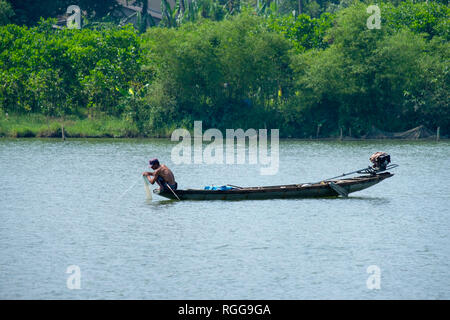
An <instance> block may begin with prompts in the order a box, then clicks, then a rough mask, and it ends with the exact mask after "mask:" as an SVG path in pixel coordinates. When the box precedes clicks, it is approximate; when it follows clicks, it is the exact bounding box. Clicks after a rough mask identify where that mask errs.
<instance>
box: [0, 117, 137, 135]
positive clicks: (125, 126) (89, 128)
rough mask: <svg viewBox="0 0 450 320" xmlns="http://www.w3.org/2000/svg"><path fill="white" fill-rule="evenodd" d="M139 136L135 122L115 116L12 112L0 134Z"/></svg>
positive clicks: (4, 121) (0, 124)
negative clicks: (63, 118)
mask: <svg viewBox="0 0 450 320" xmlns="http://www.w3.org/2000/svg"><path fill="white" fill-rule="evenodd" d="M62 128H64V136H65V137H67V138H136V137H139V136H141V135H140V134H139V130H138V128H137V127H136V125H135V124H133V123H131V122H130V121H127V120H122V119H118V118H113V117H105V118H101V119H97V118H93V119H88V118H87V119H76V118H70V119H66V120H64V121H63V120H62V119H61V118H49V119H47V118H46V117H45V116H43V115H39V114H33V115H21V116H18V115H13V116H9V117H7V118H5V117H3V118H2V119H0V137H6V138H61V137H62Z"/></svg>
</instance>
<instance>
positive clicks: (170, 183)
mask: <svg viewBox="0 0 450 320" xmlns="http://www.w3.org/2000/svg"><path fill="white" fill-rule="evenodd" d="M149 164H150V167H151V168H152V169H153V170H155V171H153V172H148V171H146V172H144V173H143V174H142V175H144V176H146V177H147V179H148V181H150V183H151V184H154V183H155V182H156V183H157V184H158V185H159V191H160V192H163V191H170V189H172V190H177V187H178V184H177V183H176V181H175V177H174V175H173V173H172V171H171V170H170V169H169V168H167V166H166V165H164V164H159V160H158V159H156V158H155V159H152V160H150V161H149Z"/></svg>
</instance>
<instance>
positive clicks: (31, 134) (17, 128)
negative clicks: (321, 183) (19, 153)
mask: <svg viewBox="0 0 450 320" xmlns="http://www.w3.org/2000/svg"><path fill="white" fill-rule="evenodd" d="M62 124H64V136H65V138H119V139H126V138H166V139H167V138H170V136H171V132H172V131H173V130H174V129H175V128H173V129H169V128H166V129H165V130H158V132H155V133H154V134H142V133H140V132H139V129H138V127H137V126H136V124H134V123H132V122H131V121H129V120H126V119H118V118H113V117H103V118H91V119H89V118H86V119H77V118H69V119H65V120H64V121H63V120H62V119H61V118H49V119H47V118H46V117H45V116H43V115H40V114H32V115H13V116H8V117H7V118H6V117H2V118H0V138H59V139H61V138H62ZM281 138H282V139H289V140H300V141H335V140H341V141H359V140H428V141H435V140H436V137H435V136H434V137H429V138H420V139H398V138H397V139H393V138H386V139H381V138H374V139H367V138H360V137H350V136H345V135H344V136H343V137H342V138H340V137H339V136H329V137H319V138H316V137H309V138H299V137H283V136H282V137H281ZM440 140H448V137H440Z"/></svg>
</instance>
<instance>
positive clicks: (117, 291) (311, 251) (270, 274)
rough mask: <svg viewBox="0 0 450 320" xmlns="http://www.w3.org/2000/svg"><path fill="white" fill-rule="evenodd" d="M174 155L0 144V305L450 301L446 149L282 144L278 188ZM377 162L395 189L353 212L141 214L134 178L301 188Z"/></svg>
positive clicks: (184, 208)
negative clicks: (389, 169)
mask: <svg viewBox="0 0 450 320" xmlns="http://www.w3.org/2000/svg"><path fill="white" fill-rule="evenodd" d="M174 145H175V143H171V142H170V141H168V140H151V139H146V140H113V139H110V140H107V139H105V140H69V141H66V142H61V141H59V140H37V139H30V140H21V139H17V140H5V139H3V140H0V219H1V220H0V221H1V222H0V298H1V299H392V298H395V299H422V298H423V299H449V298H450V232H449V230H450V209H449V206H450V170H449V169H450V142H448V141H441V142H439V143H435V142H398V141H376V142H361V141H356V142H307V141H293V140H289V141H281V142H280V168H279V171H278V173H277V174H276V175H273V176H262V175H260V174H259V168H260V167H259V166H258V165H250V164H245V165H174V164H173V163H172V161H171V159H170V154H171V150H172V147H173V146H174ZM375 151H386V152H389V153H390V154H391V157H392V160H393V163H397V164H399V165H400V167H398V168H396V169H394V170H393V172H394V173H395V176H394V177H392V178H390V179H388V180H386V181H383V182H382V183H380V184H378V185H376V186H374V187H372V188H369V189H366V190H363V191H361V192H357V193H354V194H351V195H350V197H349V198H348V199H342V198H337V199H303V200H302V199H299V200H262V201H233V202H225V201H211V202H194V201H185V202H177V201H167V200H164V199H163V198H161V197H158V196H156V195H155V196H153V201H151V202H149V201H147V200H146V197H145V190H144V186H143V181H142V178H141V177H140V175H141V173H142V172H143V171H144V169H145V168H146V165H147V162H148V159H149V158H152V157H158V158H159V159H160V160H161V161H162V162H163V163H166V164H167V165H168V166H169V167H171V168H172V169H173V171H174V173H175V177H176V179H177V181H178V183H179V186H180V188H192V187H202V188H203V187H204V186H205V185H212V184H214V185H217V186H220V185H223V184H227V183H228V184H233V185H241V186H257V185H273V184H288V183H300V182H308V181H317V180H321V179H324V178H329V177H332V176H335V175H338V174H341V173H342V172H348V171H353V170H356V169H360V168H364V167H366V166H367V165H369V161H368V158H369V156H370V155H371V154H372V153H373V152H375ZM133 185H134V186H133ZM132 186H133V187H132ZM130 187H131V188H130ZM129 188H130V190H129V191H128V192H126V190H127V189H129ZM73 265H75V266H78V267H79V270H80V289H78V290H76V289H74V290H71V289H69V288H68V285H67V281H68V279H69V278H70V277H72V278H70V279H69V280H73V275H75V274H72V273H66V272H67V270H68V267H69V266H73ZM372 265H374V266H377V267H378V268H379V271H380V274H379V276H380V277H379V279H380V289H378V290H377V289H374V290H370V289H368V287H367V284H366V282H367V280H368V278H369V277H370V276H371V275H372V276H374V275H373V274H369V273H368V272H367V268H368V267H369V266H372ZM69 271H70V270H69ZM74 283H76V282H70V281H69V284H74Z"/></svg>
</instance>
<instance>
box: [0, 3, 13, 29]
mask: <svg viewBox="0 0 450 320" xmlns="http://www.w3.org/2000/svg"><path fill="white" fill-rule="evenodd" d="M13 16H14V11H13V9H12V8H11V5H10V4H9V3H8V2H7V1H6V0H0V26H4V25H7V24H8V23H11V18H12V17H13Z"/></svg>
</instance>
